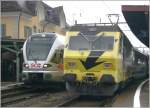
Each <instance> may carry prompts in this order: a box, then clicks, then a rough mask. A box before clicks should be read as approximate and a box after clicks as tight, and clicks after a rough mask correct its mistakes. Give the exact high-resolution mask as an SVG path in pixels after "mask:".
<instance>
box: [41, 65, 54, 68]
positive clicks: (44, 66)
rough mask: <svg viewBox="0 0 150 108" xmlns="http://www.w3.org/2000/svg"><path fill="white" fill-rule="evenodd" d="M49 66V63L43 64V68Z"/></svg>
mask: <svg viewBox="0 0 150 108" xmlns="http://www.w3.org/2000/svg"><path fill="white" fill-rule="evenodd" d="M51 66H52V65H51V64H44V65H43V68H47V67H51Z"/></svg>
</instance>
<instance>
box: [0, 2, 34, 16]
mask: <svg viewBox="0 0 150 108" xmlns="http://www.w3.org/2000/svg"><path fill="white" fill-rule="evenodd" d="M35 6H36V2H35V1H26V2H22V4H21V5H19V2H17V1H2V2H1V11H2V12H18V11H21V12H25V13H27V14H30V15H35Z"/></svg>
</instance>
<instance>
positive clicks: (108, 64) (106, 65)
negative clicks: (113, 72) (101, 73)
mask: <svg viewBox="0 0 150 108" xmlns="http://www.w3.org/2000/svg"><path fill="white" fill-rule="evenodd" d="M103 65H104V68H112V66H113V65H112V64H111V63H104V64H103Z"/></svg>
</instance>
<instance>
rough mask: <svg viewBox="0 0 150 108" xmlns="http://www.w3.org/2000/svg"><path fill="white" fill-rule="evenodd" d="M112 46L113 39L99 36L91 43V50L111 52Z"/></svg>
mask: <svg viewBox="0 0 150 108" xmlns="http://www.w3.org/2000/svg"><path fill="white" fill-rule="evenodd" d="M113 45H114V37H111V36H105V37H104V36H100V37H99V38H97V39H96V40H95V41H93V42H92V50H104V51H105V50H112V49H113Z"/></svg>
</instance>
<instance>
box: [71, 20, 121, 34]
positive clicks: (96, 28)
mask: <svg viewBox="0 0 150 108" xmlns="http://www.w3.org/2000/svg"><path fill="white" fill-rule="evenodd" d="M69 31H79V32H81V33H83V34H85V35H96V34H97V33H99V32H101V31H119V32H121V30H120V27H119V26H118V25H117V24H111V23H88V24H76V25H74V26H72V27H71V28H70V29H69Z"/></svg>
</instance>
